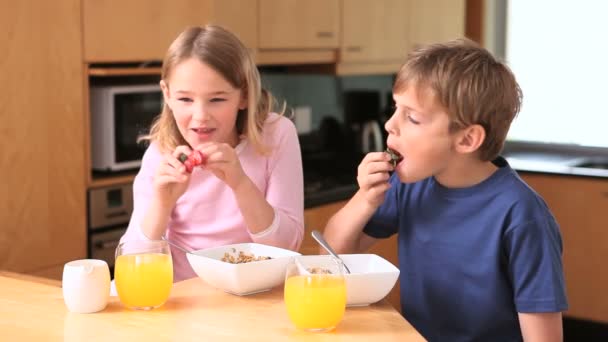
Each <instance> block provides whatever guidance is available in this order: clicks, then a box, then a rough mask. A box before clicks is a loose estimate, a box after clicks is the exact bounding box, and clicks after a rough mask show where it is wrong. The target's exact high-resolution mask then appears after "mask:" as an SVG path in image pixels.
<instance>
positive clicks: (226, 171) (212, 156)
mask: <svg viewBox="0 0 608 342" xmlns="http://www.w3.org/2000/svg"><path fill="white" fill-rule="evenodd" d="M197 149H198V150H199V151H201V152H202V153H203V155H205V156H206V157H207V160H206V162H205V164H204V166H203V168H205V169H207V170H209V171H211V172H213V174H214V175H215V176H216V177H217V178H219V179H221V180H222V181H224V183H226V185H228V186H229V187H230V188H231V189H232V190H233V191H234V190H236V189H237V188H238V187H239V185H241V184H242V183H244V181H245V180H248V177H247V175H246V174H245V171H243V167H242V166H241V162H240V161H239V158H238V155H237V154H236V151H235V150H234V148H232V146H230V145H228V144H226V143H215V142H212V143H206V144H203V145H200V146H198V147H197Z"/></svg>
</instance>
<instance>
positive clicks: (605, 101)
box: [489, 0, 608, 148]
mask: <svg viewBox="0 0 608 342" xmlns="http://www.w3.org/2000/svg"><path fill="white" fill-rule="evenodd" d="M502 12H503V15H504V7H503V11H502ZM606 13H608V2H607V1H603V0H582V1H566V0H560V1H552V0H534V1H529V0H528V1H526V0H510V1H507V2H506V30H505V31H506V34H505V36H506V40H505V42H504V43H505V44H504V47H505V50H504V51H505V52H504V53H505V59H506V61H507V63H508V64H509V66H510V67H511V69H512V70H513V72H514V73H515V76H516V77H517V80H518V82H519V84H520V86H521V88H522V90H523V94H524V100H523V106H522V110H521V112H520V114H519V115H518V117H517V118H516V119H515V121H514V122H513V125H512V127H511V131H510V133H509V136H508V140H509V141H529V142H541V143H555V144H569V145H578V146H585V147H601V148H608V84H607V83H608V19H607V18H606ZM489 16H490V17H491V16H492V15H491V14H489ZM496 18H497V17H496V16H494V21H495V22H496V23H500V22H501V21H504V20H500V17H498V19H496ZM490 20H492V19H490ZM497 45H498V46H500V42H498V43H497Z"/></svg>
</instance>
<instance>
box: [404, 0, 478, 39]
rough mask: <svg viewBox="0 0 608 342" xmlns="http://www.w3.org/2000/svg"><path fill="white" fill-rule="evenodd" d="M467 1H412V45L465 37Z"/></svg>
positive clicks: (410, 27) (410, 29) (410, 22)
mask: <svg viewBox="0 0 608 342" xmlns="http://www.w3.org/2000/svg"><path fill="white" fill-rule="evenodd" d="M465 5H466V1H465V0H410V16H409V18H410V20H409V32H410V39H409V40H410V44H413V46H415V45H417V44H427V43H438V42H443V41H447V40H450V39H454V38H460V37H464V32H465V13H466V6H465Z"/></svg>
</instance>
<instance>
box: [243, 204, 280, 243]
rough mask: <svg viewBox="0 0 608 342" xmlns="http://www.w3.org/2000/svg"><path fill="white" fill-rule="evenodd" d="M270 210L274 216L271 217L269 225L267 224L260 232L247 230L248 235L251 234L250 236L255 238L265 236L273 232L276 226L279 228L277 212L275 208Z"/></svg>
mask: <svg viewBox="0 0 608 342" xmlns="http://www.w3.org/2000/svg"><path fill="white" fill-rule="evenodd" d="M272 210H273V211H274V218H273V219H272V223H270V226H268V228H266V229H264V230H262V231H261V232H257V233H252V232H249V235H251V237H252V238H255V239H260V238H263V237H265V236H268V235H271V234H272V233H274V231H275V230H277V228H279V223H280V219H279V214H278V213H277V210H276V209H275V208H272Z"/></svg>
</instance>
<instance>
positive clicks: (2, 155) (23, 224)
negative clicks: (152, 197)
mask: <svg viewBox="0 0 608 342" xmlns="http://www.w3.org/2000/svg"><path fill="white" fill-rule="evenodd" d="M80 15H81V14H80V0H63V1H39V2H32V1H17V2H14V3H11V6H3V8H2V11H0V22H1V23H2V27H3V30H2V33H0V36H2V42H4V49H5V50H4V51H5V53H4V54H3V56H2V61H1V62H0V73H1V74H2V80H3V82H2V83H0V91H1V93H2V94H3V98H2V105H0V117H1V118H2V124H1V125H0V179H1V182H2V185H0V227H1V228H0V270H10V271H15V272H31V271H34V270H38V269H42V268H46V267H50V266H53V265H60V264H61V265H62V264H63V263H65V262H67V261H70V260H73V259H80V258H84V257H86V229H87V227H86V220H85V215H86V207H85V205H86V198H85V194H86V189H85V175H86V171H85V159H84V156H85V148H84V147H83V145H84V141H85V140H84V134H85V133H84V129H83V127H84V119H85V114H84V111H85V106H84V90H83V83H84V79H85V71H84V66H83V64H82V48H81V43H82V33H81V26H80V25H81V20H80ZM26 51H27V53H24V52H26Z"/></svg>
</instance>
